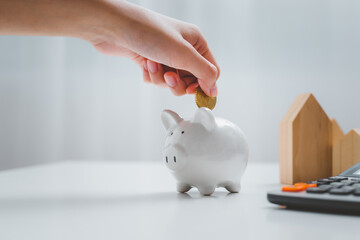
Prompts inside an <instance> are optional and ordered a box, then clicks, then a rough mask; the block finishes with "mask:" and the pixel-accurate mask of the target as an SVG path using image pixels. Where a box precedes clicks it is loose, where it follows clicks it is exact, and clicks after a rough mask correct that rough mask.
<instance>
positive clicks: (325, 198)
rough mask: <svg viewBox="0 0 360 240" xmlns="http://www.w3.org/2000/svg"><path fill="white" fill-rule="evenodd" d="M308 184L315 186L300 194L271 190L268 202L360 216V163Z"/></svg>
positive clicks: (299, 192)
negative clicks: (337, 173)
mask: <svg viewBox="0 0 360 240" xmlns="http://www.w3.org/2000/svg"><path fill="white" fill-rule="evenodd" d="M307 184H309V185H308V186H312V187H308V188H305V189H303V190H300V191H297V192H287V191H283V190H282V189H279V190H275V191H270V192H268V193H267V199H268V200H269V202H271V203H275V204H278V205H282V206H286V207H287V208H294V209H302V210H310V211H330V212H344V213H352V214H360V162H359V163H357V164H355V165H354V166H352V167H351V168H349V169H347V170H346V171H344V172H342V173H341V174H339V175H338V176H334V177H329V178H324V179H318V180H315V181H312V182H308V183H307ZM300 187H301V186H300Z"/></svg>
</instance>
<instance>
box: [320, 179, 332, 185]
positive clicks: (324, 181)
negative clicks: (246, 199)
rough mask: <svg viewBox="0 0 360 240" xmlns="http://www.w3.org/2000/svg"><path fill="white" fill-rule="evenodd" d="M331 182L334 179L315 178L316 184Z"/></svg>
mask: <svg viewBox="0 0 360 240" xmlns="http://www.w3.org/2000/svg"><path fill="white" fill-rule="evenodd" d="M332 182H335V181H334V180H329V179H327V178H323V179H319V180H317V184H330V183H332Z"/></svg>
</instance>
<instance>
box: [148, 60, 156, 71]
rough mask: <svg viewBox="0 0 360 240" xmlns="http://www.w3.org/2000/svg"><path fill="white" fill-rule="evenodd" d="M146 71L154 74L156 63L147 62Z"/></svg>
mask: <svg viewBox="0 0 360 240" xmlns="http://www.w3.org/2000/svg"><path fill="white" fill-rule="evenodd" d="M148 69H149V70H150V72H151V73H156V72H157V70H158V65H157V63H155V62H153V61H148Z"/></svg>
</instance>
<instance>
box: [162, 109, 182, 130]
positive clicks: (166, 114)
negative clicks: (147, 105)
mask: <svg viewBox="0 0 360 240" xmlns="http://www.w3.org/2000/svg"><path fill="white" fill-rule="evenodd" d="M182 120H183V119H182V118H181V117H180V116H179V115H178V114H177V113H176V112H173V111H171V110H164V111H163V112H162V113H161V121H162V123H163V125H164V128H165V129H166V130H168V129H169V128H170V127H171V126H172V125H174V124H176V125H177V124H179V123H180V122H181V121H182Z"/></svg>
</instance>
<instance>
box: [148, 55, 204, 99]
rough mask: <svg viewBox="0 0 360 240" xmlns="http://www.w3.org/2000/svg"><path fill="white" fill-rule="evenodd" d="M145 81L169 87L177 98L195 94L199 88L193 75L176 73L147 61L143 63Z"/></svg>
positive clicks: (183, 72) (164, 66) (182, 72)
mask: <svg viewBox="0 0 360 240" xmlns="http://www.w3.org/2000/svg"><path fill="white" fill-rule="evenodd" d="M164 72H165V74H164ZM143 79H144V81H145V82H147V83H153V84H155V85H157V86H161V87H164V86H167V87H169V89H170V90H171V92H172V93H173V94H174V95H175V96H181V95H184V94H186V93H187V94H194V93H195V90H196V88H197V87H198V86H199V84H198V82H197V79H196V77H195V76H194V75H192V74H191V73H189V72H186V71H178V72H176V70H175V69H173V68H170V67H168V66H166V65H161V64H159V63H156V62H153V61H151V60H147V59H145V60H144V61H143Z"/></svg>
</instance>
